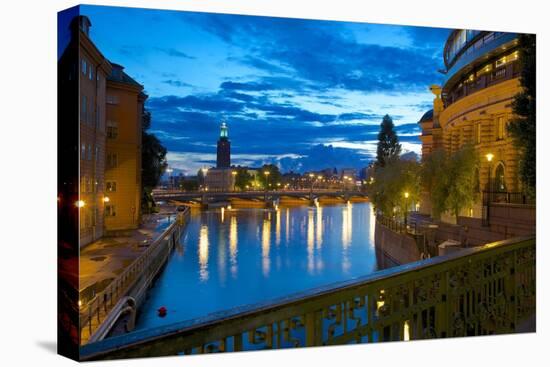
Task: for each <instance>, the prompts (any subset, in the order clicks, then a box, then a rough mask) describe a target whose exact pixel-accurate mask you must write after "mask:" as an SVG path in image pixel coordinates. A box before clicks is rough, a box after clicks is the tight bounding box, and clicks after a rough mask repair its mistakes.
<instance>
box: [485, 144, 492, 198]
mask: <svg viewBox="0 0 550 367" xmlns="http://www.w3.org/2000/svg"><path fill="white" fill-rule="evenodd" d="M485 158H487V162H489V182H487V187H488V189H489V195H491V192H492V191H493V183H492V182H491V171H492V170H493V167H492V164H491V162H492V160H493V158H494V154H493V153H487V154H485ZM490 201H491V199H490V198H489V202H490Z"/></svg>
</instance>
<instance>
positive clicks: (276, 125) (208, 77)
mask: <svg viewBox="0 0 550 367" xmlns="http://www.w3.org/2000/svg"><path fill="white" fill-rule="evenodd" d="M120 12H124V14H126V15H125V16H124V17H121V16H120V14H119V13H120ZM81 13H82V14H85V15H88V16H89V17H90V19H91V22H92V24H93V25H94V26H93V27H92V28H91V37H92V38H93V39H94V40H95V42H96V43H97V44H98V46H99V47H100V48H101V49H102V50H104V52H105V55H106V56H107V57H108V58H109V60H111V61H113V62H116V63H119V64H122V65H124V66H125V67H126V71H127V72H128V73H129V74H131V75H133V76H135V77H136V79H137V80H139V81H140V82H141V83H143V84H144V85H145V86H146V93H147V94H148V95H149V99H148V101H147V103H146V107H147V108H148V109H149V110H150V111H151V113H152V129H151V130H152V132H154V133H155V134H156V135H157V136H158V137H159V139H160V140H161V141H162V143H163V144H164V145H165V146H166V147H167V148H168V156H167V158H168V163H169V164H170V166H171V167H172V168H173V169H175V170H176V171H178V172H183V173H184V174H191V175H193V174H196V172H197V170H198V169H199V168H200V167H203V166H212V165H215V161H216V140H217V135H218V132H219V124H220V123H221V121H222V120H225V121H227V123H228V126H229V129H230V130H229V131H230V136H231V140H232V142H233V145H232V164H235V165H245V166H258V165H261V164H263V163H275V164H278V165H280V166H281V169H282V170H285V171H286V170H295V171H302V172H303V171H307V170H309V169H320V168H322V167H321V166H318V164H321V165H323V166H324V165H326V164H323V162H326V161H330V162H332V164H331V165H332V166H338V167H340V168H341V167H343V166H352V167H357V168H359V167H361V166H366V165H367V164H368V162H369V161H370V160H371V159H372V158H373V157H374V155H375V150H376V136H377V133H378V129H379V124H380V122H381V120H382V117H383V115H385V114H389V115H390V116H392V118H393V119H394V122H395V124H396V131H397V133H398V135H399V139H400V142H401V143H402V146H403V152H404V153H406V152H410V151H413V152H415V153H417V154H418V153H420V147H421V143H420V140H419V138H418V134H419V133H420V129H419V126H418V125H417V121H418V120H419V119H420V117H421V116H422V115H423V113H424V112H425V111H426V110H428V109H429V108H430V105H431V100H432V98H433V97H432V95H431V93H430V92H429V90H428V86H429V85H430V84H434V83H440V82H441V81H442V78H443V75H442V74H440V73H438V72H437V70H438V69H441V68H442V67H443V61H442V60H443V59H442V45H443V44H444V41H445V39H446V37H447V36H448V33H449V30H448V29H439V28H426V27H409V26H393V25H378V24H368V23H352V22H334V21H321V20H303V19H283V18H272V17H258V16H240V15H224V14H207V13H194V12H180V11H158V10H150V9H122V8H106V7H98V6H81ZM115 18H116V19H117V22H113V21H112V20H113V19H115ZM122 40H124V41H122ZM304 45H306V47H307V48H305V47H304ZM153 66H154V67H153ZM317 162H319V163H317Z"/></svg>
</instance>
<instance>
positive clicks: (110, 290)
mask: <svg viewBox="0 0 550 367" xmlns="http://www.w3.org/2000/svg"><path fill="white" fill-rule="evenodd" d="M189 213H190V211H189V208H188V207H185V208H184V210H183V211H181V212H178V214H177V216H176V220H175V221H174V222H172V223H171V224H170V225H169V226H168V227H167V228H166V229H165V230H164V232H163V233H162V234H161V235H160V236H159V237H158V238H157V239H156V240H154V242H152V243H151V244H150V245H149V246H148V247H147V249H146V250H145V251H144V252H143V253H142V254H141V255H140V256H139V257H138V258H136V259H135V260H134V261H133V262H132V263H131V264H130V265H129V266H128V267H127V268H126V269H124V271H123V272H122V273H121V274H120V275H118V276H117V277H116V278H115V279H114V280H113V281H112V282H111V283H109V285H108V286H107V287H105V289H103V290H102V291H101V292H98V293H97V294H95V295H94V297H93V298H92V299H90V300H83V299H82V298H81V299H80V301H79V302H80V303H82V304H80V305H79V315H80V338H81V344H85V343H86V342H87V341H88V339H89V338H90V336H91V335H93V333H94V332H95V331H96V330H97V329H98V328H99V327H100V326H101V323H102V322H103V321H104V320H105V319H106V318H107V316H108V315H109V312H110V311H111V310H112V309H113V307H114V306H115V305H116V303H117V302H118V300H120V299H121V298H122V297H123V296H126V295H127V294H128V292H129V291H130V290H131V289H132V287H134V286H135V285H136V283H137V282H138V281H139V280H140V279H142V278H143V277H144V276H147V275H148V274H154V273H156V272H157V271H158V270H159V268H160V267H161V266H162V260H163V259H164V258H165V257H166V256H165V255H166V253H167V251H169V250H170V245H171V244H173V243H174V241H175V240H174V238H173V236H175V235H176V234H175V230H176V229H177V228H178V226H179V225H180V224H181V221H182V220H185V219H186V218H187V217H188V216H189Z"/></svg>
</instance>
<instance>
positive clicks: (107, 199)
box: [103, 196, 111, 203]
mask: <svg viewBox="0 0 550 367" xmlns="http://www.w3.org/2000/svg"><path fill="white" fill-rule="evenodd" d="M109 201H111V199H110V198H109V197H108V196H105V197H104V198H103V202H104V203H108V202H109Z"/></svg>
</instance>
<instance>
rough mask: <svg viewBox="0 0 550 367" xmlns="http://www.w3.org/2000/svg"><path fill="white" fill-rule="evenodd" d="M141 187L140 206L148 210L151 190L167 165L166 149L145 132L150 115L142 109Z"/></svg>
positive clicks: (152, 204) (152, 202)
mask: <svg viewBox="0 0 550 367" xmlns="http://www.w3.org/2000/svg"><path fill="white" fill-rule="evenodd" d="M141 127H142V128H141V187H142V197H143V200H142V206H143V208H144V209H145V210H149V208H151V207H152V206H154V201H153V198H152V196H151V192H152V191H153V188H154V187H155V186H157V185H158V183H159V180H160V177H161V176H162V175H163V173H164V171H165V170H166V167H168V163H167V161H166V148H165V147H164V146H163V145H162V143H161V142H160V140H158V138H157V137H156V136H155V135H153V134H150V133H148V132H147V130H149V128H150V127H151V113H150V112H149V111H147V109H145V107H143V110H142V125H141Z"/></svg>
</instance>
